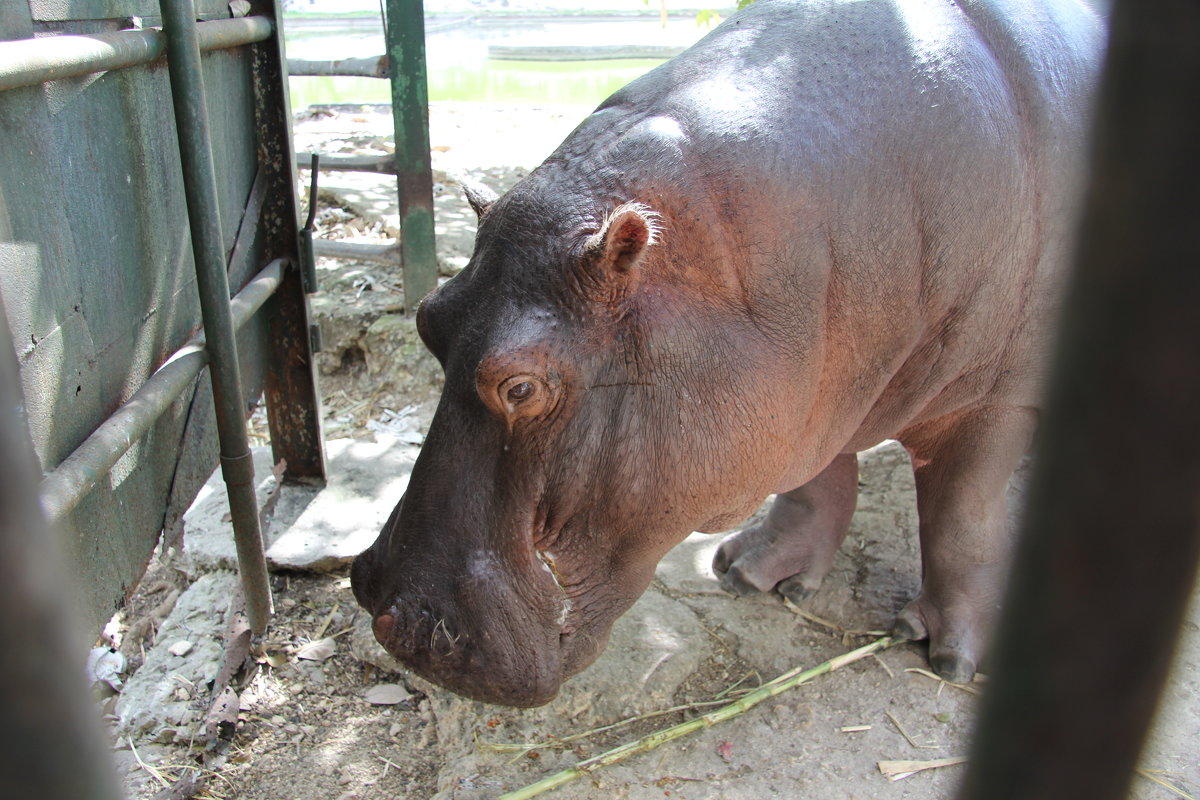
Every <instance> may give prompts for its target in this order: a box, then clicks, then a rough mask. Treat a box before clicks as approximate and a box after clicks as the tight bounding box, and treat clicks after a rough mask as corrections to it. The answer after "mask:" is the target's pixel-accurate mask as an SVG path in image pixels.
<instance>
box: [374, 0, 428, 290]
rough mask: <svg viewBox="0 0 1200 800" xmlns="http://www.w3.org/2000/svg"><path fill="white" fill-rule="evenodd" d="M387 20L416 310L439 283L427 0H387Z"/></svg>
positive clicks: (404, 229)
mask: <svg viewBox="0 0 1200 800" xmlns="http://www.w3.org/2000/svg"><path fill="white" fill-rule="evenodd" d="M387 23H388V24H387V30H386V34H387V54H388V71H389V72H390V74H391V85H392V119H393V121H394V125H395V128H396V186H397V189H398V190H399V193H400V259H401V264H402V267H403V270H404V308H405V310H406V311H407V312H408V313H410V314H411V313H413V312H414V311H416V308H417V305H418V304H419V303H420V302H421V300H422V299H424V297H425V295H427V294H429V293H430V292H432V291H433V290H434V289H435V288H436V287H437V256H436V254H435V251H434V237H433V173H432V169H431V167H430V164H429V86H428V82H427V80H426V71H425V11H424V4H423V3H422V2H421V0H387Z"/></svg>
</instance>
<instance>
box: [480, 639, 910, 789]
mask: <svg viewBox="0 0 1200 800" xmlns="http://www.w3.org/2000/svg"><path fill="white" fill-rule="evenodd" d="M896 641H897V640H895V639H893V638H892V637H890V636H884V637H882V638H880V639H876V640H875V641H873V642H871V643H870V644H867V645H863V646H862V647H860V648H858V649H857V650H851V651H850V652H849V653H844V654H842V655H840V656H836V657H834V658H831V659H829V660H828V661H826V662H824V663H821V664H818V665H817V666H815V667H811V668H809V669H804V668H803V667H797V668H796V669H793V670H789V671H788V672H785V673H783V674H782V675H780V676H779V677H778V678H775V679H774V680H772V681H770V682H769V683H765V684H763V685H762V686H760V687H759V688H758V689H755V690H754V691H753V692H750V693H749V694H747V695H744V696H742V697H740V698H738V699H737V700H734V701H733V702H732V703H730V704H729V705H727V706H722V707H721V708H718V709H717V710H716V711H710V712H708V713H707V714H704V715H702V716H699V717H696V718H695V719H692V720H688V721H687V722H681V723H679V724H678V725H673V726H671V727H670V728H663V729H662V730H661V731H655V732H654V733H651V734H649V735H647V736H643V737H642V738H641V739H635V740H634V741H632V742H627V743H625V744H623V745H621V746H620V747H615V748H613V749H612V750H609V751H608V752H605V753H601V754H600V755H598V756H593V757H592V758H588V759H585V760H583V761H580V762H579V763H578V764H576V765H575V766H573V767H568V768H567V769H564V770H563V771H561V772H556V773H555V774H553V775H549V776H547V777H545V778H542V779H541V780H540V781H537V782H536V783H531V784H529V785H528V786H525V787H523V788H521V789H517V790H516V791H515V792H509V793H508V794H504V795H501V796H500V798H499V800H527V799H528V798H530V797H536V796H537V795H539V794H542V793H543V792H548V791H550V790H551V789H554V788H557V787H559V786H562V785H563V784H564V783H570V782H571V781H573V780H575V779H576V778H581V777H583V776H584V775H587V774H588V773H590V772H592V771H593V770H596V769H599V768H600V767H608V766H612V765H613V764H616V763H618V762H621V761H624V760H625V759H627V758H629V757H630V756H634V755H637V754H639V753H647V752H649V751H651V750H653V749H654V748H656V747H658V746H659V745H662V744H666V743H667V742H669V741H672V740H673V739H678V738H680V737H682V736H687V735H688V734H689V733H694V732H695V731H698V730H702V729H704V728H711V727H712V726H713V725H716V724H717V723H719V722H724V721H725V720H727V719H732V718H733V717H736V716H738V715H739V714H744V713H745V712H746V711H749V710H750V709H751V708H753V707H754V706H756V705H758V704H759V703H761V702H762V701H763V700H766V699H768V698H770V697H774V696H775V695H777V694H781V693H782V692H786V691H787V690H788V689H794V688H795V687H797V686H799V685H800V684H802V683H807V682H808V681H811V680H812V679H813V678H816V677H818V676H820V675H824V674H825V673H827V672H833V671H834V670H835V669H839V668H841V667H844V666H846V665H847V664H853V663H854V662H855V661H859V660H861V659H864V658H866V657H867V656H869V655H872V654H874V653H878V652H880V651H881V650H886V649H887V648H889V647H891V646H892V645H893V644H895V643H896Z"/></svg>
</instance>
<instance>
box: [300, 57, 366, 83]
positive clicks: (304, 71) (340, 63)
mask: <svg viewBox="0 0 1200 800" xmlns="http://www.w3.org/2000/svg"><path fill="white" fill-rule="evenodd" d="M287 68H288V75H296V76H307V75H313V76H329V75H348V76H351V77H358V78H386V77H387V76H388V57H387V56H370V57H368V58H342V59H338V60H336V61H305V60H304V59H299V58H289V59H288V61H287Z"/></svg>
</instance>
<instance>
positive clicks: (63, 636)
mask: <svg viewBox="0 0 1200 800" xmlns="http://www.w3.org/2000/svg"><path fill="white" fill-rule="evenodd" d="M7 319H8V317H7V315H6V314H5V313H4V309H3V307H0V458H3V460H4V479H3V480H0V641H2V642H4V651H3V652H2V653H0V708H2V709H4V726H3V729H2V732H0V775H2V776H4V777H3V780H4V793H5V796H6V797H37V798H40V799H41V800H73V798H85V799H86V800H117V799H118V798H119V797H120V796H121V795H120V792H119V791H118V789H117V782H116V779H115V778H114V776H113V770H112V765H111V762H110V761H109V758H108V747H107V746H106V745H105V744H104V740H103V739H101V731H100V725H99V724H98V720H97V716H98V715H97V714H96V713H95V705H94V703H93V702H92V699H91V698H90V697H89V696H88V692H87V689H86V687H85V685H84V681H83V669H82V668H81V667H82V664H83V652H82V649H81V648H80V647H78V645H79V643H80V642H82V641H85V639H84V637H83V636H81V635H79V632H78V631H77V630H76V626H75V624H74V623H75V622H77V618H76V615H77V612H78V607H77V606H76V605H75V604H74V603H73V602H72V599H73V598H72V597H71V591H70V587H71V586H72V585H74V584H73V583H72V582H71V581H70V580H68V579H67V576H66V569H65V567H64V564H63V559H62V554H61V553H59V552H58V548H57V547H56V545H58V544H59V541H58V538H59V537H56V536H53V535H52V534H51V533H50V532H49V531H48V530H47V526H46V519H45V517H44V516H43V515H42V513H41V509H40V508H39V507H38V501H37V497H38V494H37V487H36V485H35V482H34V481H35V478H34V476H35V475H36V474H37V469H36V465H37V462H36V460H35V458H34V455H33V447H32V445H31V443H30V441H29V436H28V434H27V432H26V430H25V421H24V420H23V419H21V417H20V414H19V409H20V408H21V406H22V402H23V399H22V398H21V395H20V386H21V379H20V377H19V376H18V374H17V359H16V356H15V354H14V351H13V342H12V339H11V338H10V337H9V331H8V324H7V323H6V322H5V321H4V320H7Z"/></svg>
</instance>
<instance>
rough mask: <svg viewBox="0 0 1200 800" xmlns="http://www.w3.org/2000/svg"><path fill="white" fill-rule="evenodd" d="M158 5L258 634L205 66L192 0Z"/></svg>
mask: <svg viewBox="0 0 1200 800" xmlns="http://www.w3.org/2000/svg"><path fill="white" fill-rule="evenodd" d="M159 6H160V8H162V14H163V22H164V24H163V33H164V34H166V37H167V66H168V69H169V73H170V79H171V98H172V100H173V102H174V106H175V127H176V129H177V130H178V133H179V158H180V162H181V164H182V167H183V189H184V195H185V196H186V198H187V207H188V223H189V226H190V228H191V233H192V252H193V254H194V255H195V260H196V285H197V288H198V289H199V293H200V313H201V315H202V316H203V318H204V329H205V333H206V335H207V337H208V342H207V343H208V350H209V356H210V358H211V365H210V375H211V377H212V385H213V398H214V407H215V411H216V417H217V438H218V439H219V440H220V443H221V475H222V476H223V477H224V478H225V488H226V491H227V492H228V494H229V513H230V516H231V517H232V520H233V537H234V542H235V544H236V547H237V554H238V571H239V573H240V575H241V580H242V593H243V595H244V597H245V600H246V616H247V617H248V618H249V620H250V628H251V630H252V631H254V634H255V635H256V636H261V635H262V634H263V633H264V632H265V631H266V629H267V622H268V621H269V620H270V617H271V611H272V609H271V586H270V584H269V583H268V581H267V562H266V557H265V554H264V548H263V539H262V531H261V529H260V528H259V522H258V501H257V499H256V498H255V495H254V462H253V460H252V458H251V455H250V442H249V438H248V436H247V435H246V416H245V410H244V407H243V405H242V376H241V369H240V367H239V365H238V353H237V342H236V341H235V339H234V332H233V313H232V309H231V308H230V304H229V275H228V273H227V271H226V270H227V266H226V264H225V248H224V244H223V242H224V237H223V236H222V235H221V215H220V203H219V201H218V195H217V171H216V167H215V165H214V163H213V154H212V144H211V141H210V135H209V127H208V103H207V100H206V99H205V95H204V73H203V71H202V68H201V62H200V46H199V42H198V40H197V37H196V29H197V25H196V10H195V7H194V5H193V3H192V0H160V3H159Z"/></svg>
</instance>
